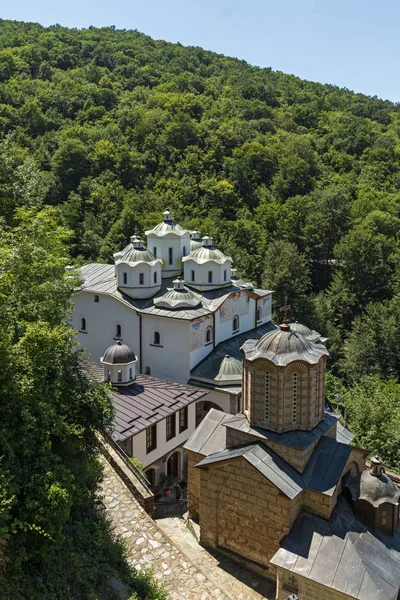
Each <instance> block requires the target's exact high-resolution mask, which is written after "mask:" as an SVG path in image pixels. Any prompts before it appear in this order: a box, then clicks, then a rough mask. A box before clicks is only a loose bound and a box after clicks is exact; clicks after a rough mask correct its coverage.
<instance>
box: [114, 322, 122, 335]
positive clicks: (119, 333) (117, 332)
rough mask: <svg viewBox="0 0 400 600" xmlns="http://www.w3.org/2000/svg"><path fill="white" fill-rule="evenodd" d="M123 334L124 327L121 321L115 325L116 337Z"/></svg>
mask: <svg viewBox="0 0 400 600" xmlns="http://www.w3.org/2000/svg"><path fill="white" fill-rule="evenodd" d="M121 335H122V327H121V325H120V324H119V323H117V325H116V326H115V337H121Z"/></svg>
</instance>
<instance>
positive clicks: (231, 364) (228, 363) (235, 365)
mask: <svg viewBox="0 0 400 600" xmlns="http://www.w3.org/2000/svg"><path fill="white" fill-rule="evenodd" d="M242 371H243V365H242V361H241V360H238V359H237V358H233V356H229V355H228V354H227V355H226V356H225V358H224V360H223V361H222V362H221V366H220V368H219V371H218V375H217V376H216V377H215V380H217V381H226V380H229V381H232V380H233V381H236V380H237V381H239V382H241V381H242Z"/></svg>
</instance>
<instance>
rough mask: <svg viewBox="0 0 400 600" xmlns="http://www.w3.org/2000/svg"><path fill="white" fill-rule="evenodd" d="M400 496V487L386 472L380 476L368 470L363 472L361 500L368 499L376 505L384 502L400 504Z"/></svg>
mask: <svg viewBox="0 0 400 600" xmlns="http://www.w3.org/2000/svg"><path fill="white" fill-rule="evenodd" d="M399 498H400V489H399V488H398V487H397V485H396V484H395V483H394V482H393V481H392V480H391V479H390V477H388V476H387V475H386V473H381V474H380V475H378V476H376V475H373V473H371V472H370V471H367V470H366V471H363V472H362V473H361V476H360V491H359V495H358V499H359V500H366V501H367V502H370V503H371V504H373V505H374V506H379V505H380V504H383V503H384V502H390V503H391V504H398V502H399Z"/></svg>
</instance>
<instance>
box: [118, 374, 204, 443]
mask: <svg viewBox="0 0 400 600" xmlns="http://www.w3.org/2000/svg"><path fill="white" fill-rule="evenodd" d="M111 394H112V397H113V404H114V409H115V419H114V425H113V429H114V431H113V438H114V439H115V440H116V441H118V442H119V441H123V440H126V439H127V438H129V437H131V436H132V435H136V434H137V433H139V431H143V430H144V429H147V427H150V425H154V423H157V422H158V421H161V420H162V419H165V417H167V416H168V415H172V414H173V413H175V412H176V411H178V410H179V409H181V408H183V407H184V406H188V405H189V404H191V403H192V402H195V401H196V400H200V399H201V398H203V397H204V396H205V395H206V394H208V392H207V391H206V390H199V389H197V388H195V387H192V386H188V385H183V384H181V383H173V382H171V381H166V380H165V379H157V378H155V377H150V376H148V375H137V376H136V381H135V383H133V384H132V385H127V386H124V387H122V386H121V387H120V388H118V390H112V392H111Z"/></svg>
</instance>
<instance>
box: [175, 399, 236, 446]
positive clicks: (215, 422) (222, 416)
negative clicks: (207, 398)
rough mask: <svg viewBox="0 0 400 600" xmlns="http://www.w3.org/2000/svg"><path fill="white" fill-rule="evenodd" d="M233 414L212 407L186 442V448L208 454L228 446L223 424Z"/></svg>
mask: <svg viewBox="0 0 400 600" xmlns="http://www.w3.org/2000/svg"><path fill="white" fill-rule="evenodd" d="M230 416H231V415H230V414H228V413H224V412H222V410H216V409H215V408H212V409H211V410H210V411H208V413H207V414H206V416H205V417H204V419H203V420H202V422H201V423H200V425H199V426H198V427H197V429H195V431H194V432H193V433H192V435H191V436H190V438H189V439H188V441H187V442H186V444H185V445H184V448H185V450H191V451H192V452H197V453H198V454H203V455H204V456H208V455H209V454H214V453H215V452H220V451H221V450H225V448H226V430H225V429H224V428H223V427H221V424H222V423H224V422H225V421H226V420H227V419H229V417H230Z"/></svg>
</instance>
